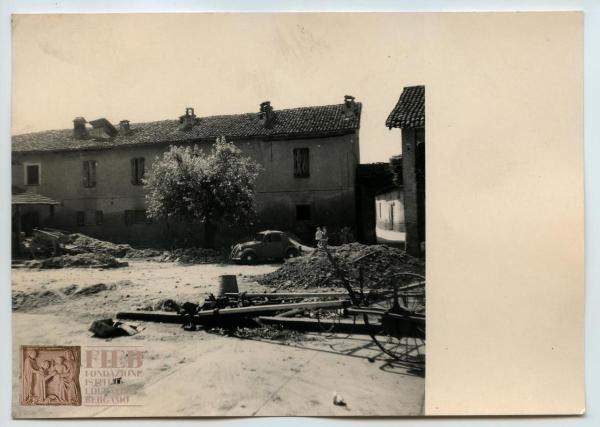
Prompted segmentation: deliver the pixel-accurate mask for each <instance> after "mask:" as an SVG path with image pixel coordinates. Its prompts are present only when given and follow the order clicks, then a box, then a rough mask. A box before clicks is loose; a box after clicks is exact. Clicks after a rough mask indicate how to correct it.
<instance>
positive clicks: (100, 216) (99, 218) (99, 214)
mask: <svg viewBox="0 0 600 427" xmlns="http://www.w3.org/2000/svg"><path fill="white" fill-rule="evenodd" d="M102 224H104V212H102V211H96V225H102Z"/></svg>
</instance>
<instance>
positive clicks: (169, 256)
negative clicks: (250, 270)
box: [125, 248, 227, 264]
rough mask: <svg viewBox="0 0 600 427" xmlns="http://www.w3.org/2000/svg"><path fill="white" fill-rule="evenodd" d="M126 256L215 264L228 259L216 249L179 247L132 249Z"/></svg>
mask: <svg viewBox="0 0 600 427" xmlns="http://www.w3.org/2000/svg"><path fill="white" fill-rule="evenodd" d="M125 257H126V258H148V259H151V260H152V261H157V262H176V263H178V264H213V263H219V262H223V261H225V260H226V259H227V257H226V256H225V255H223V254H222V253H220V252H219V251H217V250H215V249H207V248H178V249H174V250H172V251H159V250H157V249H132V250H130V251H129V252H128V253H127V254H126V255H125Z"/></svg>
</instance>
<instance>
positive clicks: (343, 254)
mask: <svg viewBox="0 0 600 427" xmlns="http://www.w3.org/2000/svg"><path fill="white" fill-rule="evenodd" d="M328 250H329V251H330V253H331V254H332V256H333V258H334V259H335V260H336V261H337V263H338V265H339V267H340V268H341V269H342V271H343V272H344V274H345V276H346V277H347V278H348V280H349V281H350V283H351V284H352V286H356V287H358V286H359V275H360V273H359V272H360V271H361V270H362V277H363V286H364V287H365V288H371V289H375V288H382V287H386V288H387V287H390V285H392V284H394V283H395V284H400V285H401V284H406V283H413V282H415V281H417V280H419V278H418V277H417V276H413V275H414V274H416V275H421V276H424V275H425V264H424V262H423V261H422V260H419V259H418V258H414V257H412V256H410V255H408V254H407V253H406V252H405V251H403V250H401V249H398V248H394V247H390V246H386V245H363V244H360V243H349V244H346V245H342V246H330V247H329V248H328ZM402 273H410V274H408V275H406V274H402ZM256 280H257V281H258V282H259V283H260V284H261V285H264V286H268V287H272V288H284V289H285V288H287V289H290V288H325V287H341V286H342V282H341V280H340V279H339V277H338V275H337V274H336V272H335V270H334V268H333V266H332V264H331V262H330V261H329V259H328V258H327V254H326V253H325V252H324V251H323V250H316V251H314V252H313V253H311V254H309V255H306V256H303V257H298V258H294V259H290V260H287V261H286V262H285V264H284V265H283V266H282V267H280V268H279V269H278V270H276V271H274V272H272V273H268V274H265V275H262V276H258V277H257V278H256Z"/></svg>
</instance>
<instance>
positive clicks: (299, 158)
mask: <svg viewBox="0 0 600 427" xmlns="http://www.w3.org/2000/svg"><path fill="white" fill-rule="evenodd" d="M294 176H295V177H296V178H308V177H309V176H310V164H309V153H308V148H294Z"/></svg>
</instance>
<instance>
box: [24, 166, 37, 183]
mask: <svg viewBox="0 0 600 427" xmlns="http://www.w3.org/2000/svg"><path fill="white" fill-rule="evenodd" d="M25 185H40V165H39V164H31V163H26V164H25Z"/></svg>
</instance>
